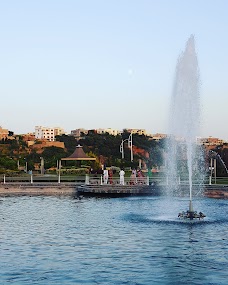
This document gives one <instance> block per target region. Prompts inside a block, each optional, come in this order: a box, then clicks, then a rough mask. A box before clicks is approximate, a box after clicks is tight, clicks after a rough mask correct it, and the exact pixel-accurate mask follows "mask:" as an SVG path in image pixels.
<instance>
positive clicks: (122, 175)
mask: <svg viewBox="0 0 228 285" xmlns="http://www.w3.org/2000/svg"><path fill="white" fill-rule="evenodd" d="M124 175H125V172H124V170H123V168H122V169H121V170H120V185H124Z"/></svg>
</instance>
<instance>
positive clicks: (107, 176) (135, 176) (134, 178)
mask: <svg viewBox="0 0 228 285" xmlns="http://www.w3.org/2000/svg"><path fill="white" fill-rule="evenodd" d="M119 176H120V185H124V176H125V171H124V169H123V168H122V169H121V170H120V172H119ZM143 177H144V175H143V173H142V171H141V169H140V168H138V169H137V170H136V169H135V168H134V169H132V173H131V177H130V184H131V185H134V184H137V183H140V182H142V178H143ZM112 178H113V172H112V169H109V170H108V169H106V167H104V170H103V182H104V184H108V182H109V183H110V184H112V183H113V179H112Z"/></svg>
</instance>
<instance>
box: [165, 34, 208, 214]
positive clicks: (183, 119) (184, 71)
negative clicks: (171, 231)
mask: <svg viewBox="0 0 228 285" xmlns="http://www.w3.org/2000/svg"><path fill="white" fill-rule="evenodd" d="M199 82H200V81H199V68H198V60H197V56H196V52H195V40H194V36H193V35H191V36H190V38H189V39H188V41H187V43H186V47H185V51H184V52H183V53H181V55H180V56H179V58H178V61H177V66H176V73H175V80H174V86H173V92H172V101H171V102H172V104H171V115H170V127H169V129H170V137H169V144H168V161H167V166H168V181H172V187H173V189H176V190H177V188H178V187H179V185H178V183H177V181H178V180H179V179H178V177H179V175H180V174H179V173H178V171H179V170H178V163H179V161H180V158H178V156H180V155H181V151H180V149H182V156H183V153H185V154H184V155H185V156H186V161H187V166H186V168H187V170H188V171H187V172H188V181H189V209H188V211H186V212H181V213H179V215H178V216H179V217H180V218H189V219H190V220H193V219H195V218H198V219H201V218H204V217H205V215H204V214H203V213H201V212H200V213H199V214H197V212H196V211H194V210H193V202H192V186H193V172H194V168H197V163H195V161H196V160H197V159H196V136H197V134H198V131H199V125H200V101H199ZM180 145H181V147H180ZM182 159H183V157H182Z"/></svg>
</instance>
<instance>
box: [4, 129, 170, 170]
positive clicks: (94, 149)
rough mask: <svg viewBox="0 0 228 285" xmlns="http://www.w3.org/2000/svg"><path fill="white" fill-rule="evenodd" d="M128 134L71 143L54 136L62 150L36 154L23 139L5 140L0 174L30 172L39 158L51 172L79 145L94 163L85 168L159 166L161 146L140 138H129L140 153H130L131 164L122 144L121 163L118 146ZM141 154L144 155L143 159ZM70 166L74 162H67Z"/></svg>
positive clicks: (94, 136) (89, 136)
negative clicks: (144, 164) (131, 154)
mask: <svg viewBox="0 0 228 285" xmlns="http://www.w3.org/2000/svg"><path fill="white" fill-rule="evenodd" d="M129 135H130V134H129V133H128V132H124V133H123V134H122V135H117V136H113V135H110V134H108V133H105V134H97V133H89V134H87V135H84V136H83V137H82V138H80V139H78V140H77V139H75V138H74V137H73V136H69V135H61V136H57V137H56V140H57V141H60V142H64V145H65V149H62V148H60V147H55V146H51V147H45V148H44V149H43V150H42V153H40V151H39V152H38V151H37V150H36V148H31V147H28V146H27V143H26V142H25V141H24V140H23V136H18V137H17V139H14V140H12V139H5V140H2V141H1V142H0V172H1V173H5V172H6V171H8V170H10V171H17V170H18V169H20V170H22V169H24V170H34V168H35V164H40V162H41V157H42V158H43V159H44V167H45V169H49V168H54V167H56V165H57V161H59V160H60V159H61V158H64V157H68V156H69V155H71V154H72V153H73V152H74V150H75V147H76V146H77V145H78V144H80V145H82V146H83V149H84V151H85V152H86V153H87V155H88V156H91V157H96V158H97V160H96V162H95V163H94V162H86V163H87V165H88V166H89V165H90V166H92V167H93V168H97V169H99V168H100V167H101V164H105V165H107V166H117V167H137V166H138V163H139V160H141V161H143V162H144V163H146V164H147V165H148V166H150V167H152V166H161V165H162V163H163V162H162V153H163V149H164V142H163V141H160V142H156V141H154V140H151V139H150V138H149V137H147V136H144V135H137V134H135V135H133V146H134V149H138V150H142V151H141V152H140V151H139V152H136V151H134V152H135V153H134V160H133V162H131V160H130V150H129V148H128V146H127V144H124V154H125V156H124V159H122V158H121V153H120V144H121V142H122V140H125V139H127V138H128V137H129ZM142 153H147V154H148V155H147V156H145V155H143V154H142ZM68 164H69V165H73V164H74V162H69V163H68Z"/></svg>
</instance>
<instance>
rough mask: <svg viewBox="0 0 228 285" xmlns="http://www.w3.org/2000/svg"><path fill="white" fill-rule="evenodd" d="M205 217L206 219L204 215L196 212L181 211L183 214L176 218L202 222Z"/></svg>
mask: <svg viewBox="0 0 228 285" xmlns="http://www.w3.org/2000/svg"><path fill="white" fill-rule="evenodd" d="M205 217H206V215H205V214H204V213H202V212H199V213H197V212H196V211H186V212H184V211H183V212H181V213H179V214H178V218H180V219H189V220H194V219H199V220H203V219H204V218H205Z"/></svg>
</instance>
